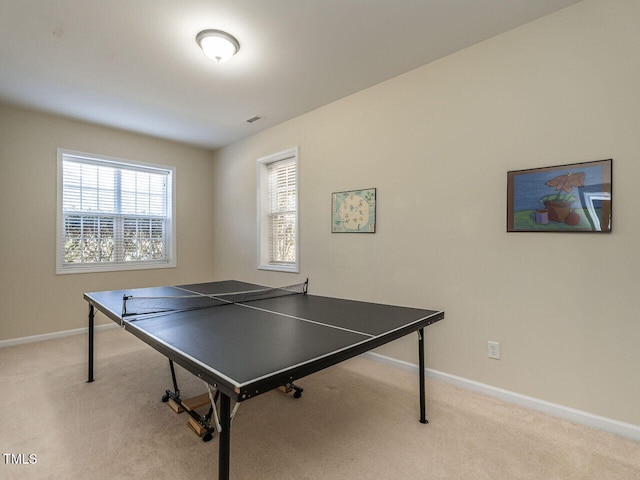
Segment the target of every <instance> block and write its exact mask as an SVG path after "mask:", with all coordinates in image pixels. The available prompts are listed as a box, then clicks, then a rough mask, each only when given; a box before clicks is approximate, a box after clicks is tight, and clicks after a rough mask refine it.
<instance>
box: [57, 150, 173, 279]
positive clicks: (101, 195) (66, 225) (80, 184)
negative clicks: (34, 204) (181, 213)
mask: <svg viewBox="0 0 640 480" xmlns="http://www.w3.org/2000/svg"><path fill="white" fill-rule="evenodd" d="M174 178H175V170H174V168H173V167H163V166H157V165H149V164H143V163H139V162H133V161H129V160H120V159H114V158H109V157H104V156H100V155H93V154H86V153H80V152H73V151H70V150H64V149H58V236H57V265H56V272H57V273H80V272H97V271H105V270H129V269H142V268H160V267H174V266H175V232H174V228H173V217H174V215H173V213H174V205H175V202H174V197H173V192H174V185H173V182H174Z"/></svg>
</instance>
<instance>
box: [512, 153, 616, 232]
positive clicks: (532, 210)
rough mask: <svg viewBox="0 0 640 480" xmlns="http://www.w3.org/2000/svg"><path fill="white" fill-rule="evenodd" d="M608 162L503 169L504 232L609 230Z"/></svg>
mask: <svg viewBox="0 0 640 480" xmlns="http://www.w3.org/2000/svg"><path fill="white" fill-rule="evenodd" d="M612 163H613V160H611V159H609V160H598V161H596V162H584V163H572V164H567V165H557V166H554V167H544V168H533V169H529V170H515V171H511V172H507V231H508V232H596V233H609V232H611V204H612V196H611V167H612Z"/></svg>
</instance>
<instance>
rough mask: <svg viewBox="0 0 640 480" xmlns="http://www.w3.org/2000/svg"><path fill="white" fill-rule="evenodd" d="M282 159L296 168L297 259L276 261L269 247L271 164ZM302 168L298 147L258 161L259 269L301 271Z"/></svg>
mask: <svg viewBox="0 0 640 480" xmlns="http://www.w3.org/2000/svg"><path fill="white" fill-rule="evenodd" d="M282 160H291V161H292V162H293V163H294V164H295V169H296V180H295V190H296V201H295V261H294V262H292V263H275V262H273V261H272V260H271V252H270V249H269V221H268V218H269V215H270V212H271V211H270V208H269V169H268V168H269V165H270V164H273V163H275V162H279V161H282ZM299 179H300V170H299V155H298V147H292V148H288V149H286V150H283V151H281V152H278V153H274V154H272V155H268V156H266V157H262V158H259V159H258V161H257V181H256V183H257V195H256V196H257V212H258V215H257V217H258V242H257V243H258V270H271V271H277V272H289V273H299V271H300V207H299V205H300V188H299V185H300V181H299Z"/></svg>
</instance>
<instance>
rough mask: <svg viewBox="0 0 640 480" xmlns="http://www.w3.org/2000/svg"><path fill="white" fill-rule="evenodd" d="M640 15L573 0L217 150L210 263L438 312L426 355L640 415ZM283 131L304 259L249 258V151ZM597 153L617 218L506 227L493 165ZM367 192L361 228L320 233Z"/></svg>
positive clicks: (278, 145)
mask: <svg viewBox="0 0 640 480" xmlns="http://www.w3.org/2000/svg"><path fill="white" fill-rule="evenodd" d="M639 24H640V2H637V1H635V0H600V1H597V0H596V1H592V0H586V1H584V2H581V3H579V4H577V5H575V6H573V7H570V8H568V9H565V10H562V11H560V12H557V13H556V14H553V15H551V16H548V17H545V18H542V19H539V20H538V21H535V22H533V23H530V24H528V25H525V26H523V27H521V28H518V29H516V30H513V31H511V32H508V33H506V34H503V35H500V36H498V37H495V38H493V39H490V40H488V41H486V42H483V43H481V44H479V45H476V46H474V47H471V48H468V49H466V50H464V51H461V52H459V53H457V54H454V55H451V56H449V57H447V58H444V59H442V60H440V61H437V62H435V63H432V64H429V65H427V66H424V67H422V68H419V69H417V70H415V71H412V72H410V73H407V74H405V75H402V76H399V77H397V78H395V79H392V80H390V81H388V82H385V83H383V84H380V85H378V86H376V87H373V88H370V89H368V90H365V91H362V92H359V93H357V94H355V95H352V96H350V97H347V98H344V99H342V100H340V101H338V102H335V103H333V104H330V105H328V106H325V107H323V108H320V109H318V110H316V111H314V112H311V113H309V114H307V115H304V116H302V117H299V118H296V119H293V120H291V121H289V122H286V123H284V124H281V125H279V126H277V127H275V128H272V129H270V130H267V131H265V132H263V133H261V134H257V135H255V136H253V137H251V138H248V139H246V140H243V141H241V142H238V143H236V144H234V145H231V146H229V147H227V148H224V149H222V150H220V151H218V152H216V164H215V171H214V176H213V178H214V189H213V191H214V213H213V215H214V216H213V218H214V240H213V253H214V259H215V264H214V276H215V277H216V278H218V279H222V278H240V279H243V280H248V281H258V282H268V283H271V284H274V285H277V284H287V283H294V282H295V281H297V280H303V279H304V278H305V277H307V276H309V277H310V290H311V292H312V293H316V294H329V295H338V296H346V297H352V298H358V299H364V300H373V301H380V302H391V303H399V304H406V305H412V306H418V307H432V308H438V309H443V310H445V311H446V319H445V320H444V321H443V322H440V323H438V324H436V325H434V326H432V327H429V329H428V334H429V335H428V339H427V364H428V366H429V367H430V368H433V369H436V370H440V371H443V372H447V373H449V374H453V375H459V376H462V377H465V378H468V379H471V380H475V381H479V382H483V383H487V384H490V385H494V386H497V387H501V388H505V389H508V390H512V391H515V392H519V393H522V394H525V395H530V396H533V397H536V398H540V399H543V400H547V401H550V402H554V403H558V404H561V405H566V406H569V407H574V408H577V409H580V410H585V411H587V412H591V413H594V414H597V415H603V416H606V417H609V418H613V419H617V420H620V421H623V422H629V423H632V424H635V425H640V408H638V405H640V374H639V373H638V372H639V366H640V314H639V313H638V312H640V295H639V294H638V285H640V254H639V253H638V249H637V248H638V247H637V246H638V244H639V243H640V221H639V212H640V209H639V208H638V206H639V203H638V198H637V197H636V195H637V191H638V179H639V178H640V161H639V159H640V140H639V136H638V126H639V125H640V93H639V88H640V87H639V86H640V55H639V54H638V53H639V50H638V47H639V46H640V29H638V25H639ZM382 61H383V60H382ZM295 145H298V146H299V147H300V215H301V217H300V218H301V224H300V234H301V237H300V238H301V244H300V252H301V263H300V266H301V273H300V274H299V275H295V274H283V273H269V272H264V271H258V270H257V269H256V242H257V241H256V193H255V189H256V185H255V179H256V160H257V159H258V158H260V157H262V156H265V155H268V154H272V153H275V152H278V151H280V150H283V149H285V148H288V147H291V146H295ZM606 158H613V159H614V164H613V166H614V172H613V183H614V186H613V191H614V207H613V212H614V219H613V233H611V234H601V235H597V234H548V233H547V234H543V233H538V234H532V233H506V219H505V217H506V179H507V174H506V173H507V171H508V170H515V169H523V168H532V167H538V166H548V165H558V164H563V163H573V162H581V161H592V160H600V159H606ZM368 187H376V188H377V189H378V190H377V192H378V209H377V215H378V224H377V232H376V233H375V234H373V235H364V234H362V235H356V234H341V235H332V234H331V233H330V205H331V193H332V192H334V191H341V190H348V189H358V188H368ZM488 340H497V341H500V342H501V344H502V354H503V359H502V360H500V361H496V360H490V359H488V358H487V341H488ZM415 344H416V342H415V338H413V337H410V338H407V339H403V340H401V341H398V342H396V343H395V344H393V345H391V346H389V347H388V348H386V349H384V350H383V353H385V354H387V355H391V356H394V357H396V358H399V359H401V360H405V361H408V362H412V363H416V356H415V350H416V347H415Z"/></svg>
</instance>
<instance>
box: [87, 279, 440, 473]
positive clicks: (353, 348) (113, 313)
mask: <svg viewBox="0 0 640 480" xmlns="http://www.w3.org/2000/svg"><path fill="white" fill-rule="evenodd" d="M307 286H308V281H307V282H305V283H304V284H300V285H298V286H294V287H281V288H273V289H272V288H269V287H264V286H261V285H255V284H251V283H246V282H241V281H236V280H227V281H220V282H211V283H200V284H191V285H180V286H164V287H151V288H137V289H129V290H114V291H104V292H91V293H85V294H84V299H85V300H86V301H87V302H88V303H89V318H88V321H89V360H88V367H89V378H88V382H92V381H93V380H94V377H93V363H94V361H93V348H94V317H95V312H96V310H97V311H100V312H101V313H103V314H104V315H106V316H107V317H108V318H110V319H111V320H113V321H115V322H116V323H118V324H119V325H121V326H122V327H123V328H124V329H125V330H127V331H129V332H131V333H132V334H133V335H135V336H136V337H138V338H139V339H141V340H142V341H144V342H145V343H147V344H148V345H150V346H151V347H153V348H154V349H155V350H157V351H158V352H160V353H161V354H163V355H165V356H166V357H167V358H168V359H169V363H170V366H171V373H172V377H173V384H174V390H173V391H171V390H167V392H166V394H165V396H164V397H163V401H166V400H167V399H168V397H171V398H175V399H176V400H177V401H178V402H179V401H180V398H179V390H178V386H177V383H176V378H175V372H174V369H173V362H175V363H177V364H178V365H180V366H181V367H183V368H184V369H186V370H187V371H189V372H190V373H192V374H194V375H196V376H197V377H199V378H200V379H202V380H203V381H204V383H205V384H206V387H207V389H208V392H209V397H210V398H211V408H212V409H213V413H214V417H215V420H216V422H215V423H216V424H217V429H218V431H219V439H218V440H219V447H218V448H219V454H218V479H219V480H228V478H229V466H230V439H231V436H230V435H231V433H230V429H231V418H232V416H233V413H234V412H235V410H236V408H237V406H238V405H239V404H240V402H243V401H246V400H249V399H251V398H253V397H255V396H257V395H260V394H262V393H265V392H267V391H270V390H272V389H274V388H278V387H280V386H283V385H287V386H291V385H293V382H294V381H295V380H297V379H300V378H302V377H305V376H307V375H310V374H312V373H314V372H317V371H319V370H322V369H324V368H327V367H329V366H332V365H335V364H337V363H339V362H342V361H344V360H347V359H349V358H351V357H354V356H356V355H359V354H361V353H364V352H367V351H369V350H372V349H374V348H376V347H379V346H381V345H384V344H386V343H388V342H391V341H393V340H396V339H398V338H400V337H403V336H405V335H408V334H411V333H413V332H417V333H418V363H419V386H420V418H419V420H420V422H422V423H428V422H427V419H426V416H425V415H426V407H425V405H426V395H425V379H424V372H425V370H424V327H426V326H428V325H431V324H432V323H435V322H437V321H438V320H441V319H443V318H444V312H442V311H436V310H425V309H418V308H409V307H400V306H392V305H383V304H376V303H368V302H361V301H354V300H346V299H341V298H333V297H324V296H318V295H311V294H309V293H308V292H307ZM140 299H141V300H140ZM189 302H191V303H190V304H189ZM165 304H166V305H165ZM189 305H190V306H189ZM213 390H215V392H216V393H215V398H214V396H213ZM300 392H301V389H298V391H297V392H296V393H297V394H298V395H297V396H299V394H300ZM218 397H219V398H220V401H219V403H220V406H219V414H218V407H217V404H216V402H217V399H218ZM232 401H233V402H235V405H234V412H232V410H231V403H232ZM207 418H208V417H207ZM207 418H205V420H206V419H207ZM208 431H209V432H212V431H214V429H209V430H208ZM209 438H211V436H210V435H209Z"/></svg>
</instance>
